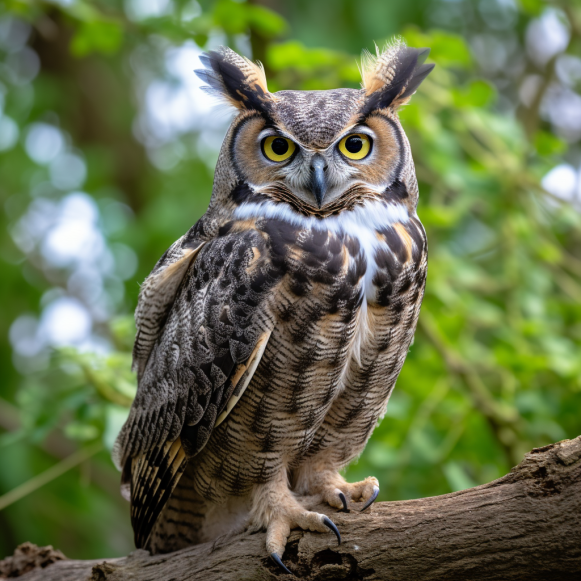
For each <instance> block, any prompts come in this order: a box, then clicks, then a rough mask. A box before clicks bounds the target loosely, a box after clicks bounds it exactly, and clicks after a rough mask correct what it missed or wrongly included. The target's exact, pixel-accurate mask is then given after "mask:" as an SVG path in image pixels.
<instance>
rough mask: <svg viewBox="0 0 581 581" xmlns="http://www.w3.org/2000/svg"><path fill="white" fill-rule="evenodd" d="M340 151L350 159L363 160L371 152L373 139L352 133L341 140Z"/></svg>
mask: <svg viewBox="0 0 581 581" xmlns="http://www.w3.org/2000/svg"><path fill="white" fill-rule="evenodd" d="M339 151H340V152H341V153H342V154H343V155H344V156H345V157H346V158H348V159H363V158H364V157H367V156H368V155H369V152H370V151H371V139H370V138H369V137H368V136H367V135H364V134H363V133H352V134H351V135H347V136H346V137H343V139H341V141H340V142H339Z"/></svg>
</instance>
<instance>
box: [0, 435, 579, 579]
mask: <svg viewBox="0 0 581 581" xmlns="http://www.w3.org/2000/svg"><path fill="white" fill-rule="evenodd" d="M318 510H320V511H322V512H326V513H327V514H328V515H329V516H330V517H331V518H332V519H333V520H334V522H335V523H336V524H337V526H338V527H339V529H340V530H341V534H342V536H343V544H342V545H341V546H340V547H337V545H336V541H335V538H334V536H333V535H332V534H331V533H329V534H328V535H326V534H317V533H304V532H299V531H294V532H293V533H292V535H291V537H290V539H289V543H288V545H287V550H286V553H285V555H284V562H285V563H286V564H287V566H288V567H289V568H290V569H291V570H292V571H293V572H295V574H296V575H297V576H298V577H300V578H303V579H309V580H313V581H314V580H317V581H325V580H327V581H331V580H339V579H342V580H365V581H373V580H379V579H389V580H390V581H397V580H402V581H403V580H406V581H408V580H415V579H421V580H423V581H436V580H444V579H445V580H446V581H454V580H462V581H468V580H478V581H483V580H499V581H511V580H515V579H519V580H520V579H523V580H524V579H526V580H527V581H533V580H539V581H540V580H543V581H548V580H557V579H558V580H569V579H571V580H573V579H575V580H578V579H580V578H581V436H580V437H578V438H576V439H575V440H564V441H563V442H559V443H557V444H551V445H550V446H545V447H544V448H537V449H535V450H532V451H531V452H529V453H528V454H527V455H526V456H525V458H524V460H523V461H522V462H521V463H520V464H519V465H518V466H517V467H516V468H513V470H512V471H511V472H510V473H509V474H507V475H506V476H504V477H503V478H501V479H499V480H495V481H494V482H490V483H489V484H484V485H482V486H477V487H476V488H471V489H468V490H463V491H461V492H455V493H452V494H446V495H443V496H437V497H432V498H423V499H418V500H408V501H402V502H382V503H377V504H375V505H374V506H373V507H372V508H371V510H370V511H369V512H366V513H358V512H357V511H356V510H352V511H351V513H349V514H345V513H338V512H336V511H335V510H334V509H329V507H326V508H325V507H322V506H321V507H319V509H318ZM40 550H46V548H45V549H39V551H40ZM28 552H29V554H30V550H29V549H28ZM19 558H20V561H19V563H20V565H19V566H20V567H23V570H25V569H26V563H25V562H24V561H23V559H22V555H20V557H19ZM10 559H15V557H11V558H9V559H6V560H5V561H4V562H0V572H3V571H5V570H13V573H12V576H16V575H18V570H17V568H14V567H12V566H11V565H10ZM31 559H32V560H33V561H34V559H35V557H34V556H32V557H31ZM37 561H38V559H37ZM40 561H42V563H44V561H43V560H42V559H40ZM42 563H41V564H40V567H43V566H44V565H43V564H42ZM38 566H39V565H37V567H38ZM11 567H12V569H11ZM0 575H1V574H0ZM20 578H21V579H22V581H37V580H41V579H42V580H43V581H52V580H55V581H56V580H58V581H81V580H82V581H105V580H106V581H141V580H143V581H145V580H146V579H147V580H168V581H169V580H171V581H185V580H197V579H200V580H203V581H214V580H216V581H218V580H219V581H230V580H232V581H243V580H244V581H251V580H252V581H254V580H256V581H258V580H269V579H277V578H278V579H291V577H289V576H285V575H284V574H283V573H282V572H281V571H279V570H278V569H277V567H276V566H275V565H274V564H273V563H272V562H271V561H270V560H269V558H268V556H267V555H266V554H265V548H264V534H263V533H260V534H254V535H249V534H240V535H237V536H232V537H230V538H224V539H221V540H220V541H219V542H215V543H207V544H204V545H198V546H195V547H190V548H188V549H184V550H182V551H179V552H176V553H172V554H169V555H154V556H150V555H149V554H148V553H147V552H146V551H135V552H134V553H131V554H130V555H129V556H127V557H124V558H120V559H101V560H98V561H72V560H58V561H56V562H54V563H52V564H48V566H46V567H45V568H41V569H39V568H37V569H34V570H32V571H29V572H27V573H25V574H24V575H23V576H22V577H20Z"/></svg>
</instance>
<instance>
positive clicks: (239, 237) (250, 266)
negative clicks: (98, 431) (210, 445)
mask: <svg viewBox="0 0 581 581" xmlns="http://www.w3.org/2000/svg"><path fill="white" fill-rule="evenodd" d="M178 242H179V241H178ZM176 245H177V246H176ZM265 245H266V242H265V241H264V239H263V238H262V237H261V236H260V234H259V233H258V232H256V231H255V230H246V231H242V232H240V231H238V232H232V233H230V234H228V233H226V234H225V235H224V236H222V237H220V238H216V239H214V240H211V241H208V242H205V243H202V242H200V241H195V240H194V241H192V240H189V241H188V242H187V243H186V244H184V243H183V242H182V243H179V244H178V243H176V244H174V246H172V248H170V250H169V251H168V253H166V255H167V256H166V258H165V259H163V258H162V260H160V263H158V265H157V266H156V268H155V269H154V271H153V273H152V274H151V275H150V276H149V277H148V279H147V281H146V284H144V288H143V289H142V292H141V293H140V306H138V308H137V311H136V317H137V319H138V329H140V330H145V331H144V332H143V333H141V334H140V333H139V331H138V337H137V340H136V350H135V354H136V355H135V363H136V366H137V369H138V392H137V396H136V398H135V401H134V402H133V406H132V409H131V412H130V415H129V418H128V420H127V422H126V423H125V425H124V426H123V429H122V430H121V433H120V434H119V437H118V439H117V442H116V444H115V449H114V459H115V461H116V464H117V465H118V466H119V467H121V468H122V470H123V476H122V480H123V483H122V488H123V490H124V491H125V494H126V495H127V493H128V495H129V496H130V499H131V506H132V508H131V515H132V523H133V527H134V531H135V542H136V545H137V546H138V547H142V546H145V545H146V544H147V542H148V541H147V540H148V537H149V535H150V532H151V530H152V528H153V526H154V524H155V521H156V519H157V517H158V516H159V514H160V512H161V510H162V509H163V506H164V504H165V503H166V502H167V499H168V498H169V496H170V495H171V493H172V490H173V488H174V487H175V486H176V484H177V483H178V481H179V478H180V476H181V474H182V473H183V471H184V469H185V466H186V463H187V459H188V458H192V457H193V456H195V455H196V454H197V453H198V452H199V451H200V450H201V449H202V448H203V447H204V446H205V445H206V443H207V441H208V439H209V438H210V436H211V434H212V431H213V429H214V428H215V427H216V426H217V425H219V424H220V423H222V422H224V421H225V420H226V418H227V416H228V414H229V413H230V412H231V411H232V409H233V407H234V406H235V405H236V403H237V402H238V401H239V400H240V398H241V397H242V395H243V394H244V391H245V390H246V388H247V387H248V385H249V383H250V381H251V379H252V376H253V375H254V373H255V371H256V369H257V367H258V365H259V363H260V359H261V357H262V355H263V353H264V350H265V348H266V345H267V343H268V340H269V338H270V335H271V332H272V327H273V318H272V317H271V316H269V314H268V309H267V308H266V304H267V298H268V297H269V296H270V291H271V289H272V286H273V285H274V284H275V282H274V279H272V278H271V277H270V276H269V275H268V269H269V261H268V260H267V259H266V257H267V254H268V253H267V251H266V246H265ZM168 256H169V258H168ZM160 265H161V266H160ZM160 293H161V294H162V295H163V296H162V297H158V296H157V295H158V294H160ZM151 329H154V330H156V331H155V333H154V332H152V331H151Z"/></svg>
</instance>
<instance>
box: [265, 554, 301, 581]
mask: <svg viewBox="0 0 581 581" xmlns="http://www.w3.org/2000/svg"><path fill="white" fill-rule="evenodd" d="M270 558H271V559H272V560H273V561H274V562H275V563H276V564H277V565H278V566H279V567H280V568H281V569H282V570H283V571H284V572H285V573H288V574H289V575H292V576H293V577H295V574H294V573H291V572H290V571H289V570H288V569H287V568H286V567H285V564H284V563H283V562H282V560H281V558H280V557H279V556H278V555H277V554H276V553H271V554H270Z"/></svg>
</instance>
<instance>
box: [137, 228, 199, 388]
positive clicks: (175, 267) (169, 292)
mask: <svg viewBox="0 0 581 581" xmlns="http://www.w3.org/2000/svg"><path fill="white" fill-rule="evenodd" d="M192 231H193V229H192V230H190V232H188V233H187V234H185V235H184V236H182V237H181V238H180V239H179V240H177V241H176V242H174V243H173V244H172V245H171V246H170V247H169V248H168V249H167V250H166V252H165V253H164V254H163V256H162V257H161V258H160V259H159V260H158V261H157V264H156V265H155V266H154V268H153V270H152V271H151V273H150V274H149V276H148V277H147V278H146V279H145V282H144V283H143V284H142V285H141V289H140V291H139V301H138V302H137V308H136V309H135V325H136V327H137V333H136V335H135V343H134V345H133V369H134V370H135V371H137V376H138V378H141V376H142V375H143V371H144V369H145V365H146V364H147V360H148V358H149V355H150V353H151V350H152V348H153V346H154V344H155V342H156V341H157V340H158V339H159V336H160V333H161V331H162V329H163V324H164V323H165V320H166V319H167V316H168V313H169V311H170V309H171V307H172V305H173V303H174V301H175V298H176V293H177V291H178V288H179V286H180V284H181V282H182V280H183V278H184V275H185V274H186V272H187V270H188V268H189V266H190V264H191V263H192V260H194V258H195V257H196V255H197V254H198V252H199V251H200V249H201V248H202V246H203V245H204V242H203V241H202V240H200V239H199V238H197V237H195V236H194V235H192Z"/></svg>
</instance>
